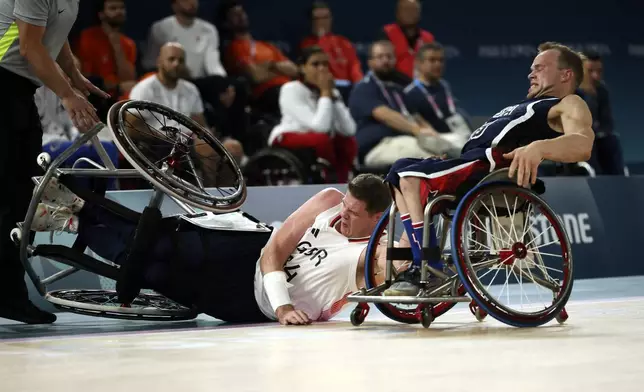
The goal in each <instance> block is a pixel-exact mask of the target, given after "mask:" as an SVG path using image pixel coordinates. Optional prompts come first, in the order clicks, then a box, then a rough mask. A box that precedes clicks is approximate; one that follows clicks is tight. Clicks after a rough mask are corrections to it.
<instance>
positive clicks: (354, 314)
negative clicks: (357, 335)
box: [350, 305, 369, 327]
mask: <svg viewBox="0 0 644 392" xmlns="http://www.w3.org/2000/svg"><path fill="white" fill-rule="evenodd" d="M368 313H369V306H368V305H365V306H361V305H358V306H356V308H355V309H353V310H352V311H351V317H350V318H351V324H353V326H355V327H357V326H359V325H361V324H362V323H363V322H364V320H365V319H366V318H367V314H368Z"/></svg>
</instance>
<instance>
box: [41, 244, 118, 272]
mask: <svg viewBox="0 0 644 392" xmlns="http://www.w3.org/2000/svg"><path fill="white" fill-rule="evenodd" d="M33 255H34V256H42V257H46V258H48V259H51V260H54V261H58V262H59V263H63V264H67V265H71V266H72V267H76V268H78V269H82V270H85V271H89V272H91V273H94V274H98V275H101V276H104V277H106V278H109V279H114V280H116V279H117V277H118V270H119V269H118V267H114V266H112V265H109V264H107V263H104V262H102V261H100V260H97V259H95V258H93V257H92V256H89V255H87V254H85V253H83V252H79V251H78V250H76V249H72V248H69V247H67V246H64V245H38V246H36V248H35V249H34V252H33Z"/></svg>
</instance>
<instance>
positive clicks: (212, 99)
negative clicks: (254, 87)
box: [142, 0, 248, 138]
mask: <svg viewBox="0 0 644 392" xmlns="http://www.w3.org/2000/svg"><path fill="white" fill-rule="evenodd" d="M198 10H199V2H198V0H172V11H173V13H174V14H173V15H171V16H168V17H166V18H164V19H161V20H159V21H157V22H155V23H154V24H153V25H152V27H151V28H150V32H149V36H148V42H147V48H146V51H145V55H144V57H143V61H142V63H143V67H144V68H145V69H147V70H153V69H156V63H157V57H158V55H159V51H160V50H161V47H162V46H163V45H165V44H166V43H168V42H177V43H179V44H181V45H182V47H183V48H184V50H185V53H186V64H185V67H183V73H182V74H181V78H183V79H186V80H190V81H191V82H192V83H193V84H194V85H195V86H197V88H198V89H199V92H200V95H201V97H202V99H203V100H204V102H205V103H206V107H207V108H208V109H209V110H207V111H206V114H207V115H208V120H209V122H210V123H211V124H213V125H215V126H216V127H217V129H218V131H219V132H220V133H221V134H222V135H226V136H230V137H235V138H244V137H245V135H246V132H247V128H248V124H247V121H246V115H245V110H246V105H247V103H248V102H247V101H248V97H247V94H246V92H245V88H243V86H242V85H241V84H240V83H238V82H236V81H235V80H233V79H232V78H229V77H228V75H227V73H226V70H225V69H224V67H223V65H222V63H221V56H220V51H219V45H220V42H219V32H218V31H217V28H216V27H215V26H214V25H213V24H211V23H209V22H207V21H205V20H203V19H200V18H197V12H198Z"/></svg>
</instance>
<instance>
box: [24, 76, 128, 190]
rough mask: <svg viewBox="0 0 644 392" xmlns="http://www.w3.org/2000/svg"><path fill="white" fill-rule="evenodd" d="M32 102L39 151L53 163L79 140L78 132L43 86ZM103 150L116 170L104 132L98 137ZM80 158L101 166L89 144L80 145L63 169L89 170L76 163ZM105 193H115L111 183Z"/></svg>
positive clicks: (111, 146)
mask: <svg viewBox="0 0 644 392" xmlns="http://www.w3.org/2000/svg"><path fill="white" fill-rule="evenodd" d="M34 101H35V102H36V106H37V107H38V114H39V116H40V122H41V124H42V130H43V136H42V147H43V151H44V152H47V153H49V155H50V156H51V159H52V160H54V159H56V158H57V157H58V156H59V155H60V154H61V153H62V152H63V151H65V150H66V149H67V148H69V147H70V146H71V145H72V143H73V142H74V141H75V140H76V139H77V138H78V137H79V136H80V133H79V132H78V129H76V128H75V127H74V125H73V123H72V119H71V118H70V117H69V114H68V113H67V111H66V110H65V108H64V107H63V104H62V102H61V99H60V98H59V97H58V96H57V95H56V94H55V93H54V92H53V91H51V90H50V89H49V88H47V87H46V86H42V87H40V88H39V89H38V90H36V94H35V95H34ZM98 137H99V140H100V141H101V144H102V145H103V148H104V149H105V151H106V152H107V155H108V156H109V157H110V160H111V161H112V163H114V165H115V166H116V167H118V157H119V151H118V149H117V147H116V145H115V144H114V142H113V141H112V137H111V134H110V133H109V131H108V130H107V128H105V129H104V130H103V131H101V132H99V134H98ZM80 158H88V159H91V160H92V161H94V162H96V163H98V164H100V165H104V163H103V161H102V160H101V158H100V156H99V155H98V152H97V151H96V149H95V148H94V146H93V145H92V144H90V143H88V144H85V145H82V146H81V147H80V148H79V149H78V150H76V151H75V152H74V153H73V154H72V156H70V157H69V158H67V160H66V161H65V162H64V163H63V167H72V166H74V165H76V167H78V168H93V166H90V164H89V163H86V162H82V161H81V162H78V163H77V161H78V160H79V159H80ZM107 186H108V189H116V181H115V179H109V180H108V182H107Z"/></svg>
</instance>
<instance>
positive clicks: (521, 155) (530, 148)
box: [503, 143, 543, 188]
mask: <svg viewBox="0 0 644 392" xmlns="http://www.w3.org/2000/svg"><path fill="white" fill-rule="evenodd" d="M503 157H504V158H506V159H512V164H510V170H509V172H508V177H510V178H512V177H514V174H515V172H516V175H517V176H516V178H517V185H519V186H523V187H526V188H527V187H528V186H529V184H534V183H535V182H537V171H538V169H539V164H540V163H541V161H543V152H542V151H541V148H540V147H539V145H538V144H536V143H530V144H528V145H527V146H524V147H519V148H517V149H516V150H514V151H511V152H509V153H507V154H503Z"/></svg>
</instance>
